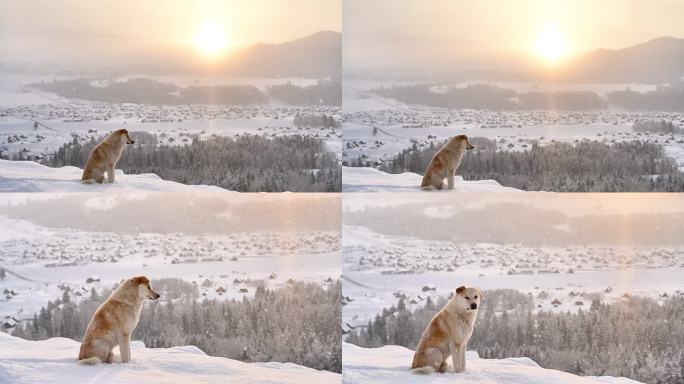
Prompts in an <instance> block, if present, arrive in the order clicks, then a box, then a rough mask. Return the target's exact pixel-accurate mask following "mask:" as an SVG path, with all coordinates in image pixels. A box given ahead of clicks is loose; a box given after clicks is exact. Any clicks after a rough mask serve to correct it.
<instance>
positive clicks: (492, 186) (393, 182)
mask: <svg viewBox="0 0 684 384" xmlns="http://www.w3.org/2000/svg"><path fill="white" fill-rule="evenodd" d="M422 180H423V176H421V175H419V174H417V173H412V172H404V173H401V174H390V173H385V172H382V171H379V170H377V169H375V168H371V167H342V191H343V192H419V191H421V189H420V183H421V182H422ZM431 192H435V191H431ZM436 192H446V190H445V191H436ZM453 192H521V191H520V190H519V189H515V188H510V187H503V186H501V184H499V183H498V182H496V181H495V180H477V181H465V180H463V178H462V177H461V176H456V177H455V178H454V190H453Z"/></svg>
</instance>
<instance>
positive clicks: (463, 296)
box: [411, 287, 482, 374]
mask: <svg viewBox="0 0 684 384" xmlns="http://www.w3.org/2000/svg"><path fill="white" fill-rule="evenodd" d="M480 300H482V292H481V291H480V290H479V289H478V288H466V287H458V288H456V291H455V292H454V295H453V297H452V298H451V299H450V300H449V302H448V303H447V304H446V306H444V308H442V309H441V310H440V311H439V312H437V314H436V315H435V317H433V318H432V320H430V324H429V325H428V327H427V329H425V332H423V335H422V336H421V337H420V342H419V343H418V348H416V352H415V354H414V355H413V363H412V364H411V368H412V372H413V373H422V374H427V373H434V372H440V373H444V372H446V370H447V365H448V363H447V361H448V358H449V356H451V361H452V362H453V365H454V371H455V372H463V371H465V368H466V366H465V365H466V362H465V352H466V347H467V345H468V340H469V339H470V336H471V335H472V334H473V326H474V325H475V319H476V318H477V309H478V307H479V306H480Z"/></svg>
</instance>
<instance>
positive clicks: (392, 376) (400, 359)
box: [342, 343, 638, 384]
mask: <svg viewBox="0 0 684 384" xmlns="http://www.w3.org/2000/svg"><path fill="white" fill-rule="evenodd" d="M342 354H343V356H344V362H343V366H342V377H343V381H344V383H346V384H355V383H358V384H362V383H364V384H365V383H388V384H396V383H455V382H458V383H480V384H501V383H507V384H517V383H520V384H548V383H554V384H591V383H602V384H632V383H638V382H637V381H634V380H630V379H626V378H615V377H609V376H602V377H595V376H577V375H573V374H571V373H567V372H561V371H556V370H553V369H545V368H541V367H539V365H537V363H535V362H534V361H532V360H531V359H529V358H527V357H518V358H509V359H501V360H495V359H480V358H479V357H478V356H477V353H476V352H470V351H469V352H467V354H466V361H467V363H466V366H467V368H466V372H465V373H462V374H456V373H445V374H439V373H436V374H432V375H414V374H412V373H411V372H410V369H409V368H410V364H411V360H412V359H413V351H411V350H409V349H407V348H404V347H399V346H395V345H390V346H385V347H382V348H361V347H358V346H356V345H353V344H349V343H342ZM450 365H451V364H450Z"/></svg>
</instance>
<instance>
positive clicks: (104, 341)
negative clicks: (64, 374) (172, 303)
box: [78, 276, 159, 365]
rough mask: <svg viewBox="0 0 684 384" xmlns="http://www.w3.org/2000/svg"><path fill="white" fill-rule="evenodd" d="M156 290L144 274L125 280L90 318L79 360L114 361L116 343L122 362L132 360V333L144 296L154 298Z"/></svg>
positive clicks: (156, 295)
mask: <svg viewBox="0 0 684 384" xmlns="http://www.w3.org/2000/svg"><path fill="white" fill-rule="evenodd" d="M158 298H159V294H158V293H157V292H155V291H154V290H153V289H152V287H151V286H150V281H149V280H148V279H147V277H145V276H137V277H133V278H130V279H128V280H126V281H124V282H123V283H122V284H121V285H120V286H119V287H118V288H117V289H116V290H115V291H114V292H112V294H111V295H110V296H109V298H108V299H107V300H106V301H105V302H104V303H102V304H101V305H100V306H99V307H98V308H97V311H95V314H94V315H93V318H92V319H90V323H89V324H88V328H87V329H86V332H85V336H83V342H81V351H80V352H79V354H78V360H79V362H80V363H81V364H87V365H92V364H98V363H102V362H105V363H108V364H111V363H112V362H113V361H114V353H113V352H112V349H114V347H116V346H117V345H118V346H119V351H120V352H121V362H122V363H128V362H130V361H131V345H130V343H131V333H133V329H135V326H136V325H138V320H139V319H140V311H141V310H142V306H143V303H144V302H145V300H157V299H158Z"/></svg>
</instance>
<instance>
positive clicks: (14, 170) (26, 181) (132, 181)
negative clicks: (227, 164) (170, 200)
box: [0, 160, 225, 192]
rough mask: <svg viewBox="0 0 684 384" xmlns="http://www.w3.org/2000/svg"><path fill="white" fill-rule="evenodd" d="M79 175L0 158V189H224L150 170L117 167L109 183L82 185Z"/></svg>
mask: <svg viewBox="0 0 684 384" xmlns="http://www.w3.org/2000/svg"><path fill="white" fill-rule="evenodd" d="M82 174H83V170H82V169H80V168H77V167H61V168H50V167H47V166H45V165H42V164H38V163H36V162H33V161H9V160H0V192H103V191H121V192H133V191H165V192H179V191H200V190H203V191H225V190H224V189H222V188H219V187H215V186H206V185H185V184H181V183H176V182H173V181H167V180H162V179H161V178H160V177H159V176H157V175H155V174H153V173H148V174H140V175H125V174H124V173H123V171H121V170H116V181H115V182H114V183H113V184H84V183H81V181H80V180H81V175H82Z"/></svg>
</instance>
